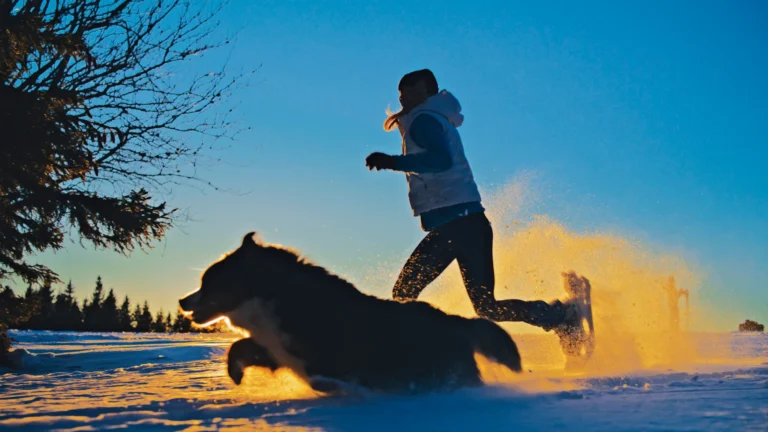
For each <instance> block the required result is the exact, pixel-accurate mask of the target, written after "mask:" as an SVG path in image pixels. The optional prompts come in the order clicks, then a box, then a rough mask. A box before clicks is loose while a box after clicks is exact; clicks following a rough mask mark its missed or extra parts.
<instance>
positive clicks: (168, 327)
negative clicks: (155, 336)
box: [165, 312, 173, 332]
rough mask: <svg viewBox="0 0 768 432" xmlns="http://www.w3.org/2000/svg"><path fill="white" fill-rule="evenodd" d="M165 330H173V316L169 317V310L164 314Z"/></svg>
mask: <svg viewBox="0 0 768 432" xmlns="http://www.w3.org/2000/svg"><path fill="white" fill-rule="evenodd" d="M165 331H166V332H172V331H173V317H171V313H170V312H168V315H166V316H165Z"/></svg>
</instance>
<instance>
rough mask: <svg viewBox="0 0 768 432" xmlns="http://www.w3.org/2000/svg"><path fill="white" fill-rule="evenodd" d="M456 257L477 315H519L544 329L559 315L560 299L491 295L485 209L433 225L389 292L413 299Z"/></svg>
mask: <svg viewBox="0 0 768 432" xmlns="http://www.w3.org/2000/svg"><path fill="white" fill-rule="evenodd" d="M453 260H457V261H458V263H459V269H460V270H461V277H462V278H463V279H464V286H465V287H466V288H467V293H468V294H469V299H470V300H471V301H472V306H474V308H475V312H476V313H477V315H478V316H481V317H484V318H488V319H490V320H493V321H522V322H526V323H528V324H532V325H535V326H537V327H543V328H544V329H546V330H549V329H551V328H552V327H553V326H556V325H558V324H560V323H561V322H562V321H563V317H564V311H563V308H562V304H561V303H559V302H555V303H553V304H551V305H550V304H548V303H546V302H544V301H540V300H539V301H523V300H496V298H495V297H494V295H493V290H494V285H495V278H494V272H493V229H492V228H491V223H490V222H489V221H488V218H487V217H486V216H485V214H484V213H475V214H471V215H469V216H464V217H461V218H458V219H454V220H452V221H451V222H448V223H447V224H445V225H442V226H440V227H438V228H437V229H435V230H434V231H431V232H429V233H428V234H427V236H426V237H424V240H422V241H421V243H419V245H418V246H417V247H416V250H414V251H413V253H412V254H411V257H410V258H408V261H407V262H406V263H405V266H404V267H403V270H402V271H401V272H400V277H398V279H397V283H396V284H395V288H394V289H393V291H392V296H393V297H394V299H395V300H415V299H416V298H418V296H419V294H421V292H422V291H423V290H424V288H426V287H427V285H429V284H430V283H432V281H434V280H435V279H437V277H438V276H440V274H441V273H442V272H443V271H444V270H445V269H446V268H447V267H448V266H449V265H450V264H451V263H452V262H453Z"/></svg>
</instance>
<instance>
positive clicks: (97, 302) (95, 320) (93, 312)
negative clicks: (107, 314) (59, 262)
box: [83, 276, 104, 331]
mask: <svg viewBox="0 0 768 432" xmlns="http://www.w3.org/2000/svg"><path fill="white" fill-rule="evenodd" d="M103 295H104V284H103V283H102V282H101V276H99V277H97V278H96V287H95V288H94V289H93V295H92V296H91V301H90V303H88V304H87V305H86V304H83V326H84V328H85V331H102V326H101V322H100V321H101V319H100V318H101V317H100V315H101V314H100V311H101V303H102V301H103V298H102V297H103Z"/></svg>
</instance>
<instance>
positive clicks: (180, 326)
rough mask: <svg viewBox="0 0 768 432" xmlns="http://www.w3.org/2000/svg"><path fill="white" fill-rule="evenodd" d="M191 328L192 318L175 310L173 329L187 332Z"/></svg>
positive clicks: (178, 331)
mask: <svg viewBox="0 0 768 432" xmlns="http://www.w3.org/2000/svg"><path fill="white" fill-rule="evenodd" d="M191 330H192V320H190V319H189V318H187V317H186V316H184V314H183V313H181V311H178V312H176V320H175V321H174V322H173V331H175V332H177V333H187V332H189V331H191Z"/></svg>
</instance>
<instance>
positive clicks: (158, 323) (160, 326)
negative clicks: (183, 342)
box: [152, 309, 166, 333]
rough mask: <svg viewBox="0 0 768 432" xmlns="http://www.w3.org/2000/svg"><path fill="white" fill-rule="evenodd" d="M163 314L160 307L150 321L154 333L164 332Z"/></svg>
mask: <svg viewBox="0 0 768 432" xmlns="http://www.w3.org/2000/svg"><path fill="white" fill-rule="evenodd" d="M165 330H166V329H165V315H164V314H163V310H162V309H160V310H159V311H157V315H155V320H154V321H153V322H152V331H153V332H155V333H165Z"/></svg>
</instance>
